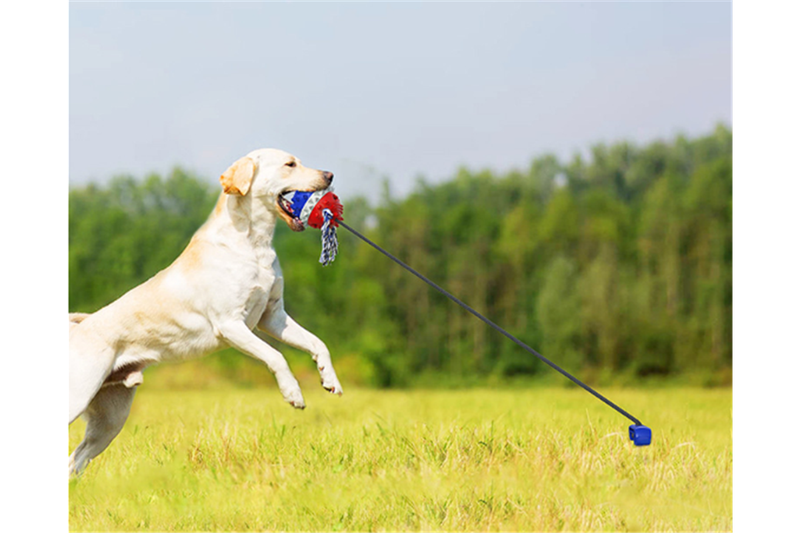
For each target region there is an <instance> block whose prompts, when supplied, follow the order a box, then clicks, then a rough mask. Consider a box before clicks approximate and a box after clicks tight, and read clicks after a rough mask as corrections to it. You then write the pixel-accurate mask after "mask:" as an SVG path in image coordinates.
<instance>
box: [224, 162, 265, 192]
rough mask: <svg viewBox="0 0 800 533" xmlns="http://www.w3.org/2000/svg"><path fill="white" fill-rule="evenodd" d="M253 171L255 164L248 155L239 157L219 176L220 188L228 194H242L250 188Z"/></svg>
mask: <svg viewBox="0 0 800 533" xmlns="http://www.w3.org/2000/svg"><path fill="white" fill-rule="evenodd" d="M255 173H256V164H255V162H254V161H253V160H252V159H250V158H249V157H243V158H241V159H239V160H238V161H236V162H235V163H234V164H232V165H231V166H230V167H228V170H226V171H225V172H224V173H223V174H222V176H220V177H219V182H220V183H221V184H222V190H224V191H225V192H226V193H228V194H239V195H241V196H244V195H245V194H247V191H249V190H250V184H251V183H252V182H253V176H254V175H255Z"/></svg>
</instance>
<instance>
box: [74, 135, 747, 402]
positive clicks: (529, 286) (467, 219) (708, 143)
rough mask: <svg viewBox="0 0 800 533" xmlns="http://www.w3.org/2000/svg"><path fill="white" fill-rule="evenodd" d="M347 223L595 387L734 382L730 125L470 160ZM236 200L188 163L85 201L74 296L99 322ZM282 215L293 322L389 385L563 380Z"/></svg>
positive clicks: (81, 200) (436, 298)
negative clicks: (491, 163) (492, 166)
mask: <svg viewBox="0 0 800 533" xmlns="http://www.w3.org/2000/svg"><path fill="white" fill-rule="evenodd" d="M386 189H387V191H386V193H385V194H384V195H383V197H382V198H381V200H380V201H378V202H376V205H372V204H370V202H368V201H367V200H365V199H364V198H350V199H346V200H345V201H344V203H345V219H346V220H347V221H348V223H349V224H351V225H352V226H354V227H356V228H360V229H361V230H363V232H364V233H365V234H366V235H367V236H368V237H370V238H371V239H372V240H374V241H375V242H377V243H378V244H381V245H383V246H384V247H385V248H387V249H388V250H389V251H391V252H392V253H393V254H394V255H396V256H398V257H400V258H401V259H403V260H404V261H405V262H406V263H408V264H409V265H411V266H412V267H414V268H416V269H417V270H419V271H420V272H422V273H424V274H425V275H427V276H428V277H430V278H431V279H432V280H434V281H436V282H437V283H439V284H440V285H442V286H443V287H445V288H447V289H448V290H449V291H450V292H452V293H453V294H455V295H456V296H457V297H459V298H460V299H462V300H463V301H465V302H466V303H467V304H469V305H470V306H472V307H473V308H474V309H476V310H477V311H479V312H480V313H482V314H484V315H486V316H487V317H489V318H490V319H491V320H493V321H494V322H497V323H498V324H500V325H502V326H503V327H504V328H506V329H508V330H509V331H510V332H511V333H512V334H514V335H515V336H517V337H518V338H520V339H521V340H522V341H523V342H525V343H526V344H528V345H530V346H532V347H534V348H535V349H537V350H538V351H539V352H540V353H542V354H544V355H545V356H546V357H548V358H550V359H552V360H553V361H554V362H556V363H558V364H559V365H561V366H563V367H564V368H566V369H567V370H569V371H570V372H572V373H574V374H576V375H577V376H579V377H581V378H582V379H585V380H588V381H589V382H601V383H602V382H611V381H618V380H623V381H624V380H629V381H635V380H639V379H641V378H643V377H648V376H667V377H673V378H683V377H687V376H689V377H697V376H699V377H700V378H699V379H702V380H703V381H704V382H707V383H725V382H729V380H730V375H731V373H730V369H731V364H732V331H731V329H732V318H731V307H732V260H731V259H732V251H731V248H732V228H731V214H732V133H731V131H730V129H729V128H727V127H725V126H722V125H720V126H717V128H716V129H715V130H714V131H713V132H711V133H710V134H709V135H706V136H702V137H697V138H693V139H688V138H686V137H684V136H678V137H676V138H674V139H672V140H670V141H668V142H667V141H657V142H653V143H650V144H648V145H646V146H641V147H640V146H635V145H633V144H630V143H626V142H619V143H614V144H611V145H605V144H599V145H596V146H593V147H592V148H591V150H590V153H589V155H588V156H582V155H575V156H574V157H573V158H572V159H571V160H569V161H566V162H562V161H560V160H559V159H558V158H557V157H555V156H553V155H544V156H541V157H538V158H536V159H534V160H533V161H532V163H531V164H530V166H529V167H528V168H526V169H518V170H512V171H508V172H504V173H497V172H492V171H489V170H483V171H471V170H468V169H459V170H458V171H457V172H456V173H455V175H454V176H453V177H452V178H451V179H450V180H447V181H444V182H441V183H435V184H434V183H429V182H427V181H426V180H424V179H419V180H418V182H417V184H416V186H415V188H414V190H413V191H412V192H411V193H410V194H408V195H407V196H405V197H403V198H395V197H393V196H392V195H391V194H389V192H388V185H387V187H386ZM218 194H219V189H218V185H217V183H216V182H215V181H213V180H207V179H203V178H201V177H198V176H194V175H192V174H190V173H188V172H186V171H184V170H182V169H180V168H177V169H174V170H173V171H172V172H171V173H170V174H169V175H167V176H163V177H162V176H159V175H155V174H154V175H150V176H147V177H146V178H145V179H143V180H137V179H135V178H133V177H131V176H117V177H115V178H113V179H112V180H111V181H110V182H109V184H108V185H106V186H99V185H95V184H90V185H87V186H83V187H73V188H71V189H70V193H69V204H70V205H69V269H70V276H69V301H70V310H72V311H92V310H95V309H97V308H99V307H101V306H102V305H105V304H106V303H108V302H110V301H112V300H113V299H115V298H117V297H118V296H120V295H121V294H122V293H123V292H124V291H126V290H128V289H130V288H132V287H133V286H135V285H137V284H139V283H141V282H142V281H144V280H145V279H147V278H148V277H150V276H152V275H153V274H155V273H156V272H157V271H158V270H160V269H163V268H165V267H166V266H168V265H169V264H170V263H171V262H172V260H174V259H175V257H177V255H178V254H179V253H180V251H181V250H182V249H183V247H184V246H185V245H186V244H187V243H188V241H189V239H190V237H191V235H192V234H193V233H194V231H195V230H196V229H197V228H198V227H199V226H200V225H201V224H202V223H203V222H204V220H205V219H206V218H207V216H208V214H209V213H210V212H211V209H212V208H213V205H214V202H215V200H216V197H217V196H218ZM339 239H340V245H339V256H338V257H337V259H336V261H335V262H334V263H333V264H332V265H330V266H328V267H325V268H323V267H321V266H320V265H319V264H318V263H317V258H318V256H319V251H320V236H319V232H318V231H316V230H314V229H308V230H306V231H305V232H303V233H299V234H298V233H293V232H291V231H290V230H289V229H288V228H286V227H285V225H283V224H279V227H278V229H277V233H276V237H275V243H276V248H277V250H278V254H279V257H280V260H281V264H282V266H283V270H284V275H285V278H286V306H287V311H288V312H289V313H290V314H291V315H292V316H294V317H295V319H297V321H298V322H300V323H301V324H303V325H304V326H305V327H307V328H308V329H309V330H311V331H313V332H314V333H315V334H317V335H318V336H319V337H320V338H322V339H323V340H325V342H326V343H327V344H328V346H329V348H330V349H331V352H332V353H333V356H334V360H336V359H337V356H339V357H344V358H346V359H348V360H349V361H351V362H352V369H351V370H352V371H353V372H357V373H358V374H359V378H360V379H362V380H363V381H365V382H368V383H371V384H373V385H377V386H383V387H391V386H405V385H413V384H415V383H444V382H446V383H483V382H486V380H511V379H519V378H522V379H528V378H529V377H537V378H546V377H547V376H550V375H552V374H554V373H553V372H552V370H550V369H549V368H548V367H547V366H546V365H544V364H543V363H541V362H540V361H539V360H538V359H536V358H534V357H532V356H530V355H529V354H527V353H526V352H524V351H522V350H521V349H519V348H518V347H517V346H516V345H514V344H513V343H511V342H509V341H508V340H507V339H505V338H504V337H502V336H500V335H499V334H497V333H496V332H494V331H493V330H491V329H489V328H487V327H486V326H485V325H484V324H482V323H481V322H479V321H477V320H475V319H474V317H472V316H471V315H469V314H467V313H466V312H465V311H464V310H462V309H461V308H460V307H458V306H455V305H453V304H452V302H450V301H449V300H448V299H447V298H445V297H444V296H443V295H441V294H439V293H437V292H435V291H432V290H431V289H430V288H429V287H428V286H427V285H425V284H423V283H421V282H420V280H418V279H417V278H415V277H414V276H412V275H410V274H409V273H408V272H406V271H405V270H403V269H402V268H400V267H399V266H397V265H395V264H394V263H392V262H390V261H389V260H388V259H386V258H384V257H383V256H381V255H380V254H379V253H378V252H377V251H375V250H373V249H372V248H370V247H368V246H367V245H365V244H363V243H361V241H359V240H357V239H356V238H355V237H354V236H353V235H351V234H349V232H347V231H346V230H340V231H339Z"/></svg>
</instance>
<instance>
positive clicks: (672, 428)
mask: <svg viewBox="0 0 800 533" xmlns="http://www.w3.org/2000/svg"><path fill="white" fill-rule="evenodd" d="M601 392H603V393H605V394H607V395H608V396H609V398H611V399H612V400H614V401H615V402H617V403H619V404H620V405H622V406H623V407H624V408H626V409H628V410H630V411H631V412H632V413H634V414H635V415H636V416H637V417H639V418H640V419H641V420H642V421H643V422H644V423H645V424H647V425H649V426H650V427H652V429H653V444H652V445H651V446H650V447H646V448H637V447H634V446H633V444H632V443H631V442H630V441H629V440H628V437H627V426H628V425H629V422H628V421H627V419H625V418H624V417H622V416H621V415H619V414H617V413H616V412H614V411H612V410H611V409H609V408H608V407H607V406H605V405H603V404H602V403H600V402H598V401H597V400H596V399H594V398H593V397H592V396H590V395H589V394H587V393H586V392H585V391H583V390H580V389H563V388H547V389H542V388H537V389H527V390H525V389H520V390H486V389H481V390H461V391H375V390H369V389H353V388H350V389H348V390H347V391H346V394H345V396H343V397H341V398H337V397H333V396H330V395H328V394H326V393H324V391H322V390H321V389H320V387H319V386H318V385H316V386H312V385H310V384H306V385H304V394H305V397H306V403H307V405H308V408H307V409H306V410H305V411H294V410H292V409H291V408H290V407H288V405H286V404H285V403H283V401H282V399H281V397H280V395H279V393H278V392H277V391H276V390H275V388H274V387H269V388H257V389H247V390H242V389H230V390H220V389H216V390H210V391H209V390H206V391H176V392H167V391H163V390H148V389H147V383H145V385H144V386H143V387H142V388H141V390H140V391H139V392H138V393H137V398H136V401H135V402H134V407H133V411H132V413H131V417H130V419H129V420H128V423H127V425H126V426H125V428H124V429H123V431H122V433H121V434H120V436H119V437H117V439H116V440H115V441H114V442H113V443H112V444H111V446H110V447H109V449H108V450H106V452H105V453H103V454H102V455H101V456H99V457H98V458H97V459H96V460H95V461H94V462H92V463H91V464H90V465H89V467H88V469H87V470H86V472H85V474H84V475H83V476H82V477H81V478H80V479H79V480H72V481H70V487H69V491H70V492H69V494H70V501H69V507H70V517H69V518H70V529H71V530H74V531H85V530H95V531H97V530H100V531H119V530H123V531H192V530H200V531H256V530H259V531H262V530H281V531H381V530H389V531H409V530H412V531H418V530H426V531H428V530H446V531H503V530H521V531H530V530H535V531H551V530H566V531H655V530H657V531H687V530H690V531H696V530H730V529H731V528H732V487H731V485H732V450H731V390H730V389H712V390H704V389H692V388H681V389H674V388H673V389H670V388H662V389H655V390H641V389H616V390H602V391H601ZM83 428H84V425H83V422H76V423H75V424H73V425H72V427H70V431H69V444H70V449H72V448H74V446H75V445H77V444H78V442H79V441H80V438H81V436H82V434H83ZM64 459H65V463H66V455H65V457H64Z"/></svg>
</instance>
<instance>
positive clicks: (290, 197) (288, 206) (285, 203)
mask: <svg viewBox="0 0 800 533" xmlns="http://www.w3.org/2000/svg"><path fill="white" fill-rule="evenodd" d="M296 192H297V191H284V192H283V193H281V194H279V195H278V199H277V201H276V202H277V204H278V214H279V215H280V217H281V218H282V219H283V220H284V222H286V224H287V225H288V226H289V227H290V228H291V229H292V231H303V230H304V229H305V224H303V221H302V220H300V213H299V212H296V211H298V209H297V206H296V205H294V204H295V202H294V195H295V193H296Z"/></svg>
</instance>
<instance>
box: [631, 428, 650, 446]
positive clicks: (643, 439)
mask: <svg viewBox="0 0 800 533" xmlns="http://www.w3.org/2000/svg"><path fill="white" fill-rule="evenodd" d="M628 435H629V436H630V438H631V440H632V441H633V443H634V444H635V445H636V446H650V440H651V439H652V437H653V432H652V431H650V428H649V427H647V426H637V425H636V424H633V425H632V426H630V427H629V428H628Z"/></svg>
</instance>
